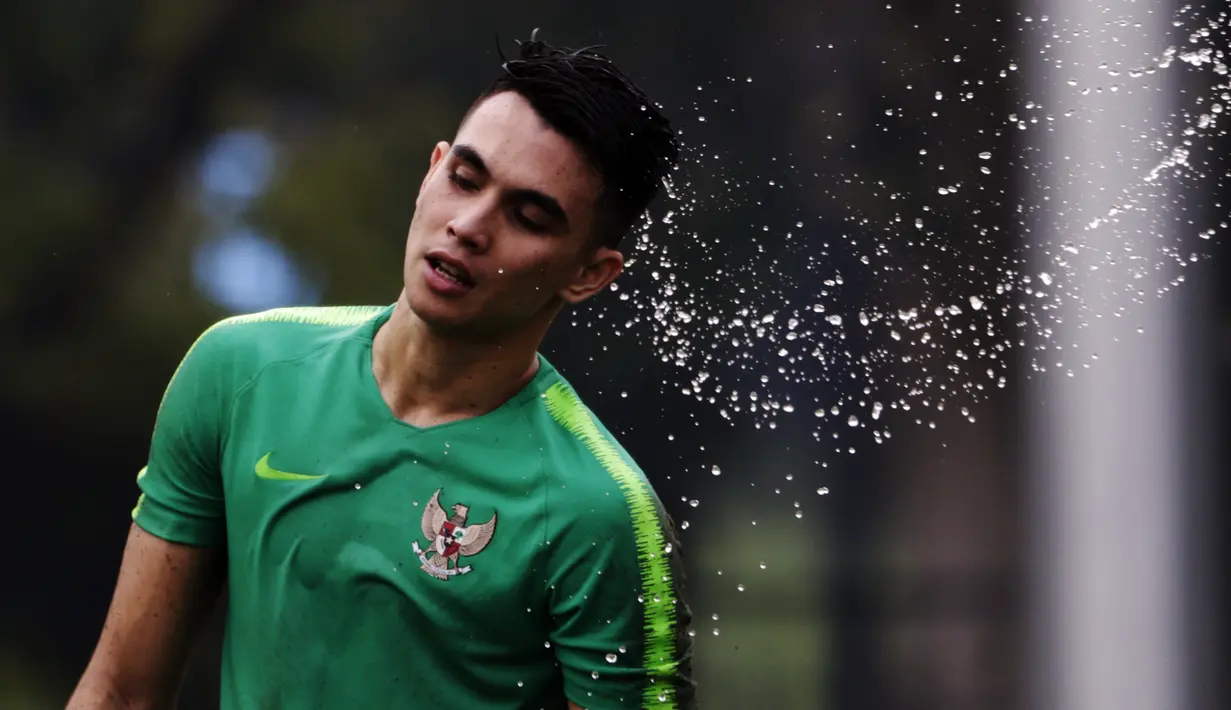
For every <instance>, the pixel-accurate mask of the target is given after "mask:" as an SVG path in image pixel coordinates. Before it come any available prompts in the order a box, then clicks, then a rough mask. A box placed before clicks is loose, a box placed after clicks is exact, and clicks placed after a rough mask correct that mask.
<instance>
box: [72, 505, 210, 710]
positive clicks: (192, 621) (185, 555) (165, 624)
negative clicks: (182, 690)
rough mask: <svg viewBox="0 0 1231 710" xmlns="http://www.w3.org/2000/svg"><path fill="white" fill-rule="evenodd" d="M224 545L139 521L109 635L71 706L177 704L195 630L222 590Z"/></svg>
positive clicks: (122, 708)
mask: <svg viewBox="0 0 1231 710" xmlns="http://www.w3.org/2000/svg"><path fill="white" fill-rule="evenodd" d="M220 553H221V548H218V547H194V546H191V545H182V544H178V543H173V542H167V541H166V540H163V539H161V538H158V537H155V536H153V535H151V534H149V533H147V532H145V531H144V530H142V529H141V528H140V527H138V526H136V525H133V526H132V528H131V529H130V531H129V534H128V544H127V545H126V546H125V548H124V561H123V563H122V564H121V566H120V576H119V581H118V582H117V583H116V587H115V594H114V596H113V598H112V601H111V609H110V611H108V613H107V620H106V623H105V624H104V625H103V631H102V635H101V637H100V638H99V641H98V645H97V647H96V648H95V649H94V655H93V657H92V658H91V659H90V663H89V665H88V666H87V667H86V670H85V673H84V675H82V677H81V681H80V683H79V684H78V685H77V689H76V691H75V692H74V693H73V696H72V698H70V699H69V701H68V710H160V709H162V708H171V707H173V706H174V703H175V697H176V693H177V691H178V689H179V683H180V677H181V675H182V674H183V670H184V664H185V661H186V659H187V657H188V651H189V649H190V647H191V643H192V640H193V637H194V636H195V635H196V632H197V630H198V629H199V628H200V626H201V623H202V622H203V621H204V620H205V618H206V616H207V615H208V613H209V612H210V610H211V609H212V608H213V605H214V603H215V602H216V600H217V598H218V593H219V591H220V588H221V582H222V577H223V575H222V574H221V571H222V569H223V565H222V564H221V562H222V555H221V554H220Z"/></svg>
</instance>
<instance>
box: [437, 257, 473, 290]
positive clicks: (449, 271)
mask: <svg viewBox="0 0 1231 710" xmlns="http://www.w3.org/2000/svg"><path fill="white" fill-rule="evenodd" d="M436 270H437V271H439V272H440V273H442V274H444V275H445V276H447V277H449V278H450V279H452V280H454V281H456V282H458V283H459V284H463V285H464V284H465V283H466V282H465V279H464V278H463V277H462V275H461V273H460V272H459V271H457V270H456V269H454V268H453V266H451V265H450V264H446V263H445V262H443V261H438V262H436Z"/></svg>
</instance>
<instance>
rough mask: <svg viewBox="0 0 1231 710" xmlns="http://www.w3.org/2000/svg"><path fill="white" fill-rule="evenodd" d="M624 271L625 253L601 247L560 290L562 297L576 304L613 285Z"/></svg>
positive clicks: (567, 301)
mask: <svg viewBox="0 0 1231 710" xmlns="http://www.w3.org/2000/svg"><path fill="white" fill-rule="evenodd" d="M623 272H624V255H623V254H621V253H620V252H618V251H616V250H615V249H611V248H609V247H599V248H598V250H597V251H596V252H594V254H593V255H592V256H591V257H590V260H589V261H588V262H587V263H586V264H585V265H584V266H583V267H582V269H581V271H580V272H579V273H578V274H577V276H576V277H574V278H573V280H572V281H571V282H569V283H568V284H567V285H565V287H564V288H563V289H561V290H560V292H559V295H560V299H561V300H562V301H564V302H565V303H568V304H571V305H576V304H578V303H581V302H582V301H584V300H586V299H587V298H590V297H591V296H593V295H594V294H596V293H598V292H599V291H602V290H603V289H605V288H607V287H608V286H610V285H611V282H612V281H615V280H616V277H617V276H619V275H620V274H621V273H623Z"/></svg>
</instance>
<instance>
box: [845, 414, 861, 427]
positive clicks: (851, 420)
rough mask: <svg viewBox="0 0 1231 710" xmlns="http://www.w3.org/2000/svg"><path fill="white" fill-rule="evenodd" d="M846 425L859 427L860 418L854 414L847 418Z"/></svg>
mask: <svg viewBox="0 0 1231 710" xmlns="http://www.w3.org/2000/svg"><path fill="white" fill-rule="evenodd" d="M846 423H847V424H848V425H850V426H859V417H857V416H855V415H854V414H852V415H851V416H850V417H848V418H847V420H846Z"/></svg>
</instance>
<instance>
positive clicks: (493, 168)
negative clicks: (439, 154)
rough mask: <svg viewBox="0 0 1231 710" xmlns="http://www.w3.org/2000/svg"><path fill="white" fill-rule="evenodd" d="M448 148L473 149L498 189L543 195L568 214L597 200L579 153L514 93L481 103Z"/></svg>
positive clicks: (595, 186)
mask: <svg viewBox="0 0 1231 710" xmlns="http://www.w3.org/2000/svg"><path fill="white" fill-rule="evenodd" d="M454 142H455V143H459V144H465V145H468V146H470V147H472V148H474V149H475V150H476V151H477V152H478V153H479V156H480V157H482V158H483V162H484V163H485V164H486V166H487V168H488V170H489V171H490V172H491V175H492V178H493V179H494V180H496V181H498V182H499V183H501V184H502V186H504V187H508V188H514V189H517V188H527V189H532V190H539V191H542V192H545V193H547V194H548V195H551V196H552V197H555V198H556V199H557V200H559V201H560V202H561V204H562V205H563V206H564V207H565V209H566V210H568V211H569V212H572V211H573V210H574V209H577V208H580V207H583V206H587V207H588V206H591V205H593V203H594V201H595V199H596V198H597V196H598V191H599V189H600V187H601V184H600V181H599V179H598V176H597V175H595V174H594V171H592V170H591V169H590V167H589V164H588V163H587V161H586V160H585V158H584V156H583V155H582V154H581V151H579V150H577V148H576V147H575V146H574V145H573V143H572V141H570V140H569V139H567V138H565V137H564V136H562V135H560V134H559V133H557V132H556V131H555V130H553V129H552V128H551V126H549V125H547V122H546V121H544V120H543V119H542V117H540V116H539V115H538V113H537V112H536V111H535V110H534V107H532V106H531V105H530V102H529V101H527V100H526V99H525V98H524V97H522V96H521V95H520V94H517V93H515V92H512V91H506V92H503V93H500V94H496V95H495V96H491V97H488V98H487V99H485V100H484V101H482V102H481V103H480V104H479V105H478V106H476V107H475V108H474V110H473V111H471V113H470V115H469V116H468V117H467V118H466V121H465V122H464V123H463V124H462V125H461V127H460V128H459V129H458V132H457V138H456V139H455V141H454Z"/></svg>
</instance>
